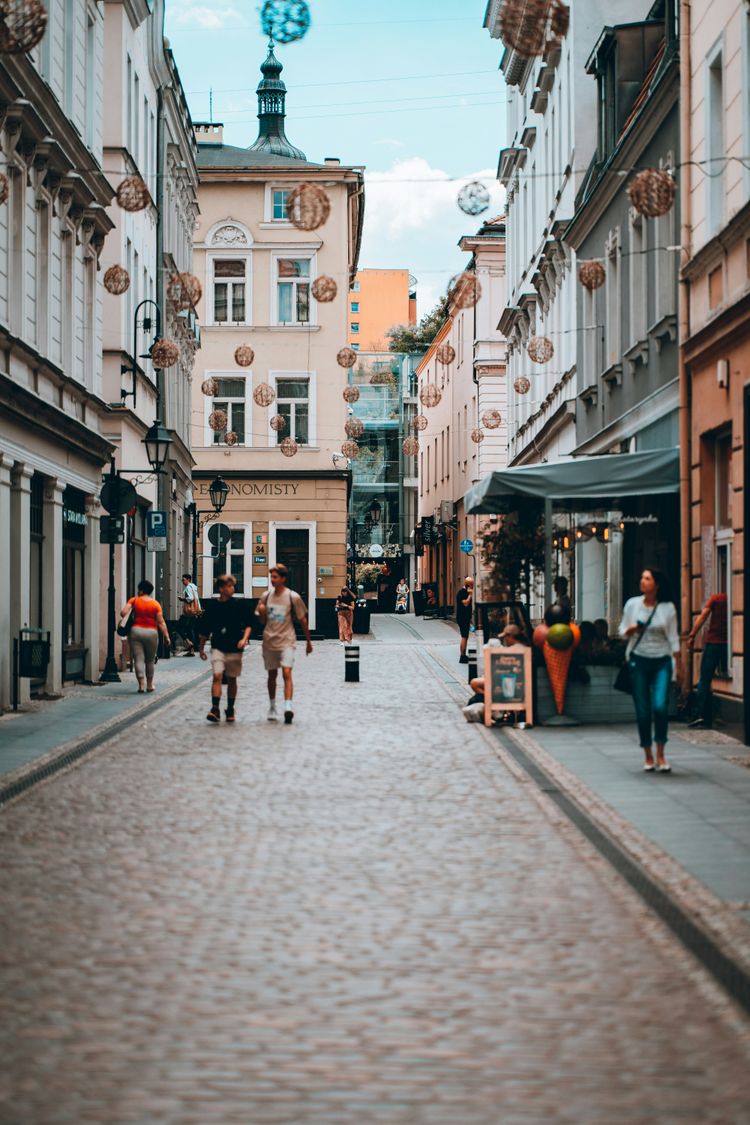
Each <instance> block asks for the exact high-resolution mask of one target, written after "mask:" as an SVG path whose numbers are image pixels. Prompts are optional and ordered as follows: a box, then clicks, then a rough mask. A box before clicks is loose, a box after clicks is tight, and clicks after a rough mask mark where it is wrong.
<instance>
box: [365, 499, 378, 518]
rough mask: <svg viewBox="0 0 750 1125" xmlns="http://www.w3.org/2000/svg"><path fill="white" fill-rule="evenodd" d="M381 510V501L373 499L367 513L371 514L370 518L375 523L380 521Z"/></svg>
mask: <svg viewBox="0 0 750 1125" xmlns="http://www.w3.org/2000/svg"><path fill="white" fill-rule="evenodd" d="M380 512H381V508H380V501H379V500H373V502H372V503H371V504H370V507H369V509H368V513H367V514H368V515H369V517H370V519H371V520H372V522H373V524H378V523H380Z"/></svg>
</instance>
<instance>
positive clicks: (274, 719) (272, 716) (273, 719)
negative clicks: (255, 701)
mask: <svg viewBox="0 0 750 1125" xmlns="http://www.w3.org/2000/svg"><path fill="white" fill-rule="evenodd" d="M268 721H269V723H278V721H279V714H278V711H277V710H276V704H275V703H270V704H269V706H268Z"/></svg>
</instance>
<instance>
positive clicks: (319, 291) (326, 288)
mask: <svg viewBox="0 0 750 1125" xmlns="http://www.w3.org/2000/svg"><path fill="white" fill-rule="evenodd" d="M311 289H312V295H313V297H314V298H315V300H316V301H320V302H321V303H322V304H326V303H327V302H328V301H333V300H334V299H335V297H336V294H337V293H338V291H339V287H338V285H337V284H336V282H335V281H334V280H333V278H332V277H325V275H324V276H323V277H316V278H315V281H314V282H313V283H312V286H311Z"/></svg>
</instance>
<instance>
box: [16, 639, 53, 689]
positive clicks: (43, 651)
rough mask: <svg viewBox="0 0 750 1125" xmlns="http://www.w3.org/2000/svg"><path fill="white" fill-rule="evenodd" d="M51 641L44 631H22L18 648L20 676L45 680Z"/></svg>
mask: <svg viewBox="0 0 750 1125" xmlns="http://www.w3.org/2000/svg"><path fill="white" fill-rule="evenodd" d="M49 652H50V639H49V632H47V631H46V630H44V629H22V630H21V633H20V642H19V646H18V675H19V676H23V677H24V679H31V680H36V679H44V677H45V676H46V675H47V667H48V665H49Z"/></svg>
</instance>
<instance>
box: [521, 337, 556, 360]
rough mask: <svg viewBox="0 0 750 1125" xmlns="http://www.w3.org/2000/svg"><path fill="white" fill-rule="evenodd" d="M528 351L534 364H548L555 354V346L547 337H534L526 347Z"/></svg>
mask: <svg viewBox="0 0 750 1125" xmlns="http://www.w3.org/2000/svg"><path fill="white" fill-rule="evenodd" d="M526 351H527V352H528V354H529V359H532V360H533V361H534V363H548V362H549V360H551V359H552V356H553V355H554V354H555V348H554V345H553V343H552V341H551V340H550V339H549V338H548V337H547V336H532V337H531V339H530V340H529V342H528V344H527V345H526Z"/></svg>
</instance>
